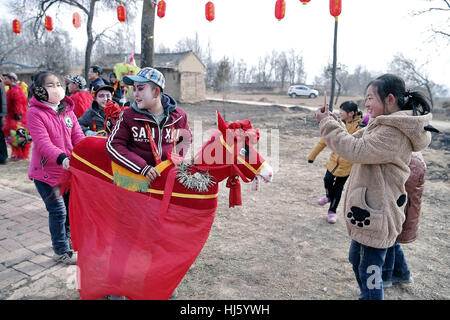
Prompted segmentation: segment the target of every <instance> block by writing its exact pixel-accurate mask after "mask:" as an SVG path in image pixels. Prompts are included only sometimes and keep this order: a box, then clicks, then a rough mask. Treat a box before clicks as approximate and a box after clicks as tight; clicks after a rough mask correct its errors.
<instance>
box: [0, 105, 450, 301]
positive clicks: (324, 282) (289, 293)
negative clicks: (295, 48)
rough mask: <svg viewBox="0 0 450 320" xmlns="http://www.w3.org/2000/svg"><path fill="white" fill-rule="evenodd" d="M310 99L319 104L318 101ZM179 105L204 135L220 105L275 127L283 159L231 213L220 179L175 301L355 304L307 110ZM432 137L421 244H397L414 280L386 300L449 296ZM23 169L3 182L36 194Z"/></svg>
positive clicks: (444, 165) (0, 173)
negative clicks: (211, 218) (211, 214)
mask: <svg viewBox="0 0 450 320" xmlns="http://www.w3.org/2000/svg"><path fill="white" fill-rule="evenodd" d="M228 98H230V97H228ZM230 99H231V98H230ZM237 99H239V98H237ZM266 99H267V100H270V98H266ZM287 99H288V100H291V99H290V98H288V97H287ZM298 100H300V98H299V99H298ZM302 100H306V101H308V99H302ZM279 103H282V102H279ZM309 103H312V104H314V103H316V104H317V106H319V105H321V103H323V98H316V99H313V100H309ZM180 106H181V107H182V108H184V109H185V110H186V112H187V114H188V118H189V123H190V126H191V129H193V130H195V128H194V122H196V121H202V128H203V131H204V132H206V130H207V129H208V128H210V127H213V126H214V122H215V111H216V109H217V110H219V111H220V112H221V113H222V115H223V116H224V117H225V118H226V120H227V121H228V122H232V121H235V120H242V119H250V120H251V121H252V124H253V127H255V128H257V129H260V130H261V129H266V130H267V131H268V132H271V133H273V132H274V130H273V129H277V130H279V162H278V168H275V169H277V170H276V171H275V175H274V179H273V182H272V183H271V184H263V185H262V188H261V190H260V191H256V192H255V191H252V190H251V189H250V185H248V184H244V183H242V201H243V206H242V207H236V208H228V189H227V188H226V187H225V183H224V182H222V183H221V187H220V194H219V204H218V208H217V213H216V219H215V222H214V224H213V227H212V229H211V233H210V236H209V239H208V241H207V242H206V245H205V247H204V248H203V250H202V252H201V253H200V255H199V257H198V258H197V260H196V261H195V262H194V264H193V265H192V267H191V268H190V270H189V271H188V272H187V274H186V275H185V277H184V279H183V280H182V282H181V283H180V285H179V287H178V290H179V295H178V298H177V299H189V300H196V299H219V300H220V299H229V300H233V299H275V300H278V299H319V300H323V299H333V300H342V299H357V297H358V294H359V289H358V286H357V283H356V280H355V279H354V274H353V271H352V268H351V265H350V263H349V262H348V249H349V245H350V238H349V237H348V235H347V231H346V227H345V222H344V219H343V212H342V204H341V205H340V207H339V209H338V221H337V223H336V224H335V225H330V224H328V223H327V221H326V212H327V208H324V207H319V206H318V205H317V204H316V200H317V198H319V197H321V196H322V195H323V194H324V189H323V176H324V174H325V170H326V169H325V163H326V161H327V159H328V156H329V153H330V151H329V149H325V150H324V151H322V153H321V154H320V155H319V156H318V157H317V159H316V161H315V162H314V163H313V164H309V163H308V162H307V161H306V157H307V155H308V153H309V152H310V150H311V148H313V146H314V145H315V143H316V142H317V140H318V138H319V130H318V125H317V123H316V121H315V119H314V116H313V113H312V112H311V111H310V110H306V109H303V108H299V107H294V108H284V107H279V106H272V107H269V106H264V107H263V106H254V105H239V104H230V103H217V102H207V101H205V102H202V103H197V104H181V105H180ZM196 123H198V122H196ZM443 134H444V135H447V136H448V132H447V133H443ZM436 141H439V143H437V144H436V143H433V146H432V147H431V148H427V149H426V150H425V151H424V152H423V154H424V157H425V160H426V162H427V165H428V171H427V179H426V183H425V191H424V199H423V206H422V217H421V221H420V234H419V238H418V239H417V240H416V241H415V242H413V243H411V244H408V245H404V246H403V249H404V252H405V256H406V259H407V261H408V264H409V268H410V269H411V272H412V275H413V279H414V283H412V284H410V285H401V286H394V287H392V288H388V289H386V290H385V298H386V299H394V300H403V299H450V270H449V268H448V266H449V265H450V260H449V253H450V250H449V249H450V245H449V244H450V241H449V233H450V228H449V225H450V211H449V210H448V208H449V207H450V199H449V191H450V185H449V183H448V171H449V170H448V169H449V163H450V161H449V160H450V151H449V145H448V143H447V142H446V141H447V140H442V139H440V140H439V139H436ZM270 142H271V140H270V139H269V140H268V143H269V145H270ZM269 155H270V153H269ZM272 156H273V155H270V156H269V157H268V158H267V160H268V161H269V162H270V160H271V159H272ZM274 159H275V157H274ZM27 168H28V163H27V162H15V163H9V164H8V165H7V166H2V167H0V183H1V184H2V185H6V186H9V187H12V188H15V189H17V190H20V191H23V192H29V193H32V194H35V195H37V192H36V191H35V189H34V185H33V183H32V182H30V181H29V180H28V179H27V175H26V172H27Z"/></svg>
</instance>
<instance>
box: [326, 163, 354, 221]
mask: <svg viewBox="0 0 450 320" xmlns="http://www.w3.org/2000/svg"><path fill="white" fill-rule="evenodd" d="M347 178H348V176H346V177H335V176H334V175H333V174H332V173H331V172H330V171H328V170H327V173H325V177H324V178H323V182H324V184H325V191H326V193H327V197H328V198H330V209H328V210H329V211H333V212H334V213H336V210H337V207H338V205H339V201H341V195H342V190H343V189H344V185H345V182H346V181H347Z"/></svg>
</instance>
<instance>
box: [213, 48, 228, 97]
mask: <svg viewBox="0 0 450 320" xmlns="http://www.w3.org/2000/svg"><path fill="white" fill-rule="evenodd" d="M231 76H232V75H231V63H230V60H229V59H228V57H224V58H223V59H222V60H221V61H220V62H219V64H218V66H217V73H216V78H215V79H214V87H215V89H216V90H217V91H222V92H223V94H224V95H225V90H226V89H228V87H229V84H230V80H231Z"/></svg>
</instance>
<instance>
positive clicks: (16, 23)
mask: <svg viewBox="0 0 450 320" xmlns="http://www.w3.org/2000/svg"><path fill="white" fill-rule="evenodd" d="M12 31H13V32H14V33H15V34H19V33H20V31H21V25H20V21H19V20H17V19H14V20H13V22H12Z"/></svg>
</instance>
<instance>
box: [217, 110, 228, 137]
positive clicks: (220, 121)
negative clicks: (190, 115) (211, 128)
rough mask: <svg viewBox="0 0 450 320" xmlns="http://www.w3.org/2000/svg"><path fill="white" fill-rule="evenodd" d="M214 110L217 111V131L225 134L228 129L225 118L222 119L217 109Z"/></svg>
mask: <svg viewBox="0 0 450 320" xmlns="http://www.w3.org/2000/svg"><path fill="white" fill-rule="evenodd" d="M216 111H217V129H219V131H220V132H222V134H223V135H224V136H225V135H226V132H227V129H228V124H227V123H226V122H225V120H223V118H222V116H221V115H220V113H219V110H216Z"/></svg>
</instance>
